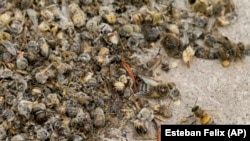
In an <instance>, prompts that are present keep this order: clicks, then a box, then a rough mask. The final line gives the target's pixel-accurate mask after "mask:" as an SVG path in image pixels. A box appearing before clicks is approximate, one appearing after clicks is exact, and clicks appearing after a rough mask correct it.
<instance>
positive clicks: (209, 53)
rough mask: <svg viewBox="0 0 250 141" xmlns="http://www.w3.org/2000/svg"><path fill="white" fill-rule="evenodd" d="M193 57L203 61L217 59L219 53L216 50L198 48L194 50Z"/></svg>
mask: <svg viewBox="0 0 250 141" xmlns="http://www.w3.org/2000/svg"><path fill="white" fill-rule="evenodd" d="M194 55H195V57H198V58H203V59H218V58H219V52H218V50H216V49H211V48H203V47H199V48H197V49H196V50H195V54H194Z"/></svg>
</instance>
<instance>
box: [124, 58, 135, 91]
mask: <svg viewBox="0 0 250 141" xmlns="http://www.w3.org/2000/svg"><path fill="white" fill-rule="evenodd" d="M121 63H122V66H123V67H124V68H125V69H126V71H127V72H128V75H129V77H130V78H131V79H132V81H133V85H134V89H135V90H136V92H137V87H136V81H135V76H134V73H133V71H132V69H131V67H130V66H129V64H128V63H127V62H126V61H125V60H124V59H121Z"/></svg>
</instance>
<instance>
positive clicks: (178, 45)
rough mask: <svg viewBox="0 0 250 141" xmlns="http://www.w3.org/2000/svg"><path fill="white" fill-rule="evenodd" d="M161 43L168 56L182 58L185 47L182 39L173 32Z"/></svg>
mask: <svg viewBox="0 0 250 141" xmlns="http://www.w3.org/2000/svg"><path fill="white" fill-rule="evenodd" d="M161 44H162V46H163V48H164V50H165V51H166V53H167V54H168V56H170V57H173V58H180V57H181V56H182V51H183V50H184V49H185V48H184V47H183V45H182V41H181V40H180V39H179V38H178V37H177V36H176V35H174V34H171V33H168V34H167V35H166V36H165V37H164V38H163V39H162V40H161Z"/></svg>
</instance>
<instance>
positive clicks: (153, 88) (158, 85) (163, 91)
mask: <svg viewBox="0 0 250 141" xmlns="http://www.w3.org/2000/svg"><path fill="white" fill-rule="evenodd" d="M139 77H140V78H141V79H142V80H143V81H142V82H141V83H140V86H139V92H138V93H137V94H139V95H142V96H145V97H148V98H166V97H170V98H172V97H173V98H172V99H175V97H176V96H175V95H178V97H179V94H180V93H179V90H178V89H177V88H176V85H175V83H174V82H168V83H163V82H159V81H157V80H153V79H150V78H147V77H145V76H141V75H139ZM176 92H178V94H177V93H176ZM170 93H171V95H170Z"/></svg>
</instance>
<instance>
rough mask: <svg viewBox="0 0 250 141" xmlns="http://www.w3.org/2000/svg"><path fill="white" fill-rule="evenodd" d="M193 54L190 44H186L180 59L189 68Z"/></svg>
mask: <svg viewBox="0 0 250 141" xmlns="http://www.w3.org/2000/svg"><path fill="white" fill-rule="evenodd" d="M194 54H195V51H194V49H193V48H192V47H191V46H188V47H187V48H186V49H185V50H184V51H183V53H182V60H183V62H184V63H185V64H186V65H187V66H188V68H190V64H191V62H192V60H193V56H194Z"/></svg>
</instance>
